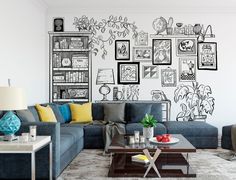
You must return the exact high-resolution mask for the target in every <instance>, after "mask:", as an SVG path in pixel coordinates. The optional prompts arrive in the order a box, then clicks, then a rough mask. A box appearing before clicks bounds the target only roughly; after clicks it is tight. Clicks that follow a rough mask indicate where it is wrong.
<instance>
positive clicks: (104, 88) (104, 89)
mask: <svg viewBox="0 0 236 180" xmlns="http://www.w3.org/2000/svg"><path fill="white" fill-rule="evenodd" d="M110 92H111V89H110V87H109V86H108V85H106V84H103V85H102V86H101V87H100V88H99V93H100V94H102V95H103V99H102V101H107V95H108V94H109V93H110Z"/></svg>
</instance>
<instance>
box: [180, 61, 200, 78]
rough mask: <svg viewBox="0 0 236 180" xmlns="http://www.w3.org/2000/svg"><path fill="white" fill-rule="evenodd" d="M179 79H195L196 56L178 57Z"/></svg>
mask: <svg viewBox="0 0 236 180" xmlns="http://www.w3.org/2000/svg"><path fill="white" fill-rule="evenodd" d="M179 81H181V82H188V81H196V58H180V59H179Z"/></svg>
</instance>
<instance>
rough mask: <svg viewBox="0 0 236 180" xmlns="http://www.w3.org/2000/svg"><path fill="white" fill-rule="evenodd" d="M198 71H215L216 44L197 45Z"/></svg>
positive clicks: (204, 43)
mask: <svg viewBox="0 0 236 180" xmlns="http://www.w3.org/2000/svg"><path fill="white" fill-rule="evenodd" d="M197 64H198V69H199V70H217V43H216V42H203V43H198V61H197Z"/></svg>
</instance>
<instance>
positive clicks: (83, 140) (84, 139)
mask: <svg viewBox="0 0 236 180" xmlns="http://www.w3.org/2000/svg"><path fill="white" fill-rule="evenodd" d="M137 104H140V105H141V106H146V105H150V104H151V106H152V110H151V114H152V115H154V116H155V118H156V119H157V120H158V121H159V122H160V123H158V125H157V127H156V128H155V132H154V133H155V135H158V134H164V133H170V134H182V135H183V136H185V137H186V138H187V139H188V140H189V141H190V142H191V143H192V144H193V145H194V146H195V147H196V148H217V146H218V140H217V138H218V130H217V128H216V127H214V126H212V125H209V124H207V123H205V122H197V121H194V122H176V121H169V122H161V120H162V109H161V108H162V105H161V103H156V102H155V103H148V104H144V103H126V107H125V120H126V133H127V134H133V132H134V130H139V131H140V132H142V125H141V124H140V123H138V122H134V123H133V122H130V119H131V118H133V117H134V116H136V115H137V116H139V115H140V112H134V110H132V106H134V105H137ZM28 109H29V110H30V111H31V113H32V114H33V115H34V117H35V121H36V122H22V126H21V129H20V131H19V132H18V134H20V133H21V132H27V131H28V128H29V125H33V124H34V125H37V133H38V135H50V136H51V137H52V142H53V178H54V179H55V178H56V177H58V176H59V175H60V173H61V172H62V171H63V170H64V169H65V167H66V166H67V165H68V164H69V163H70V162H71V161H72V160H73V158H75V157H76V156H77V155H78V154H79V152H80V151H81V150H82V149H84V148H86V149H102V148H104V140H103V127H104V125H85V126H83V125H80V124H69V123H59V122H58V123H41V122H40V121H39V116H38V114H37V111H36V109H35V108H34V107H33V106H31V107H29V108H28ZM92 112H93V119H94V120H104V109H103V104H99V103H93V105H92ZM140 120H141V119H140ZM29 159H30V156H28V155H25V156H22V155H19V156H18V155H11V154H7V155H1V154H0V162H1V163H0V179H26V178H29V177H30V164H29V163H28V162H30V160H29ZM36 162H37V163H36V168H37V170H36V176H37V179H47V178H48V148H44V149H42V150H41V151H39V152H38V153H37V154H36Z"/></svg>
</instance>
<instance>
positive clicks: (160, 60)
mask: <svg viewBox="0 0 236 180" xmlns="http://www.w3.org/2000/svg"><path fill="white" fill-rule="evenodd" d="M171 44H172V42H171V39H153V40H152V64H153V65H171V63H172V45H171Z"/></svg>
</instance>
